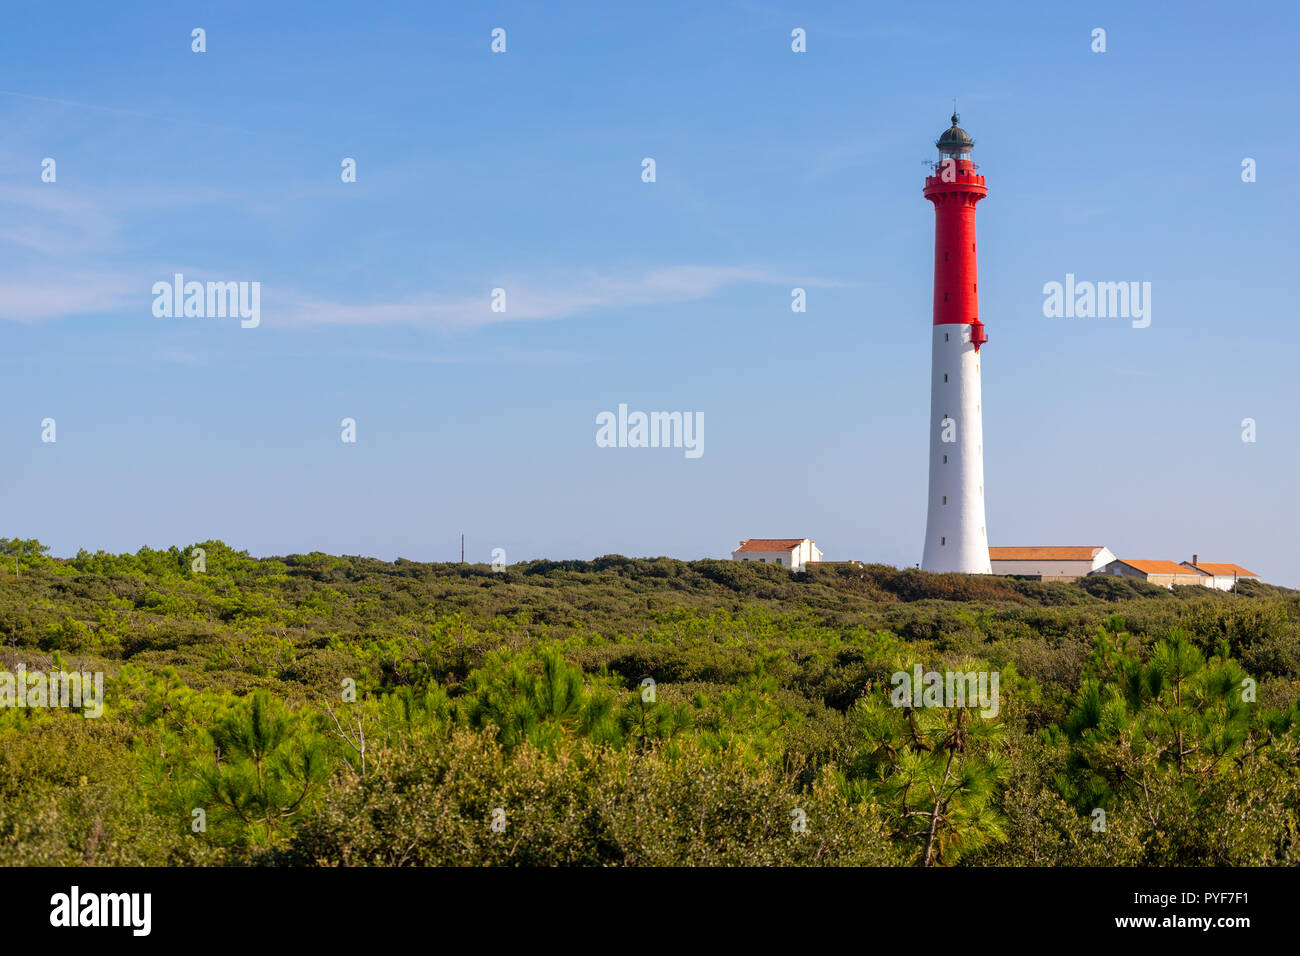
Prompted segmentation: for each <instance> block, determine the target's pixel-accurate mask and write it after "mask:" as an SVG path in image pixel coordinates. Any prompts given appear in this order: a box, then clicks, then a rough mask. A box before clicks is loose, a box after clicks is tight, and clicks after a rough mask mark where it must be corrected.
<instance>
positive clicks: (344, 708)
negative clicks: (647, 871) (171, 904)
mask: <svg viewBox="0 0 1300 956" xmlns="http://www.w3.org/2000/svg"><path fill="white" fill-rule="evenodd" d="M196 548H202V549H203V551H204V553H205V554H204V558H205V562H206V570H203V571H196V570H195V565H194V561H195V554H196V551H195V549H196ZM917 661H924V662H926V664H927V667H931V668H936V669H938V670H940V671H943V670H947V669H953V670H962V671H980V672H992V671H995V672H997V673H998V674H999V675H1000V676H1001V685H1000V698H1001V699H1000V706H999V709H998V712H997V714H996V715H991V714H990V715H983V716H982V715H981V714H980V712H979V710H978V709H975V708H970V707H940V708H935V707H923V706H917V707H907V706H897V705H896V702H893V701H891V699H890V684H891V675H893V674H895V673H896V672H898V671H900V670H906V669H908V668H910V667H911V665H912V664H913V663H914V662H917ZM19 663H22V664H25V665H26V666H27V667H28V668H30V669H33V670H48V669H51V668H65V669H76V670H91V671H102V672H104V673H105V674H106V675H107V680H106V688H107V700H106V703H105V711H104V716H103V717H101V718H98V719H85V718H83V717H82V716H81V715H80V714H77V713H68V712H66V711H61V710H50V709H45V710H31V709H17V708H0V864H32V863H45V864H53V865H66V864H88V865H148V864H155V865H157V864H161V865H172V864H214V863H215V864H220V863H231V864H237V863H300V864H302V863H306V864H314V863H328V864H334V863H346V864H362V863H365V864H392V865H404V864H454V865H480V864H502V865H536V864H546V865H550V864H584V865H588V864H589V865H605V864H627V865H681V864H712V865H732V864H737V865H740V864H887V865H905V864H928V865H952V864H956V865H1003V864H1016V863H1027V864H1032V865H1069V864H1078V863H1095V864H1103V865H1149V864H1170V865H1199V864H1207V863H1214V864H1225V865H1228V864H1249V865H1276V864H1289V863H1296V862H1297V861H1298V860H1300V843H1298V842H1297V836H1298V834H1297V830H1298V829H1300V823H1298V820H1300V816H1298V814H1300V811H1298V809H1297V808H1298V807H1300V730H1298V729H1297V728H1298V727H1300V705H1298V704H1297V699H1298V698H1300V595H1297V594H1296V592H1293V591H1288V590H1287V589H1284V588H1276V587H1271V586H1268V585H1262V584H1259V583H1256V582H1243V584H1242V585H1240V586H1239V587H1238V588H1237V590H1236V592H1235V593H1230V594H1224V593H1220V592H1213V591H1208V590H1205V589H1201V588H1182V589H1177V590H1175V591H1174V592H1172V593H1171V592H1169V591H1166V590H1164V589H1162V588H1154V587H1152V586H1150V585H1146V584H1145V583H1143V582H1139V581H1135V580H1132V579H1127V578H1118V577H1113V576H1112V577H1096V578H1085V579H1083V580H1081V581H1079V582H1075V583H1068V584H1063V583H1043V582H1037V581H1028V580H1016V579H1009V578H994V577H988V576H967V575H932V574H926V573H924V572H921V571H917V570H914V569H901V570H900V569H897V568H891V567H886V566H883V565H866V566H861V567H854V566H849V565H832V566H819V567H813V568H811V569H810V570H808V571H807V572H804V573H798V574H791V573H790V572H788V571H786V570H783V569H780V568H776V567H774V566H770V565H760V564H755V563H747V564H746V563H738V562H733V561H696V562H680V561H674V560H670V559H667V558H653V559H637V558H624V557H621V556H617V555H608V556H605V557H602V558H599V559H597V560H595V561H590V562H584V561H534V562H528V563H525V564H518V565H514V566H511V567H509V568H507V569H506V570H505V571H503V572H494V571H492V569H490V568H489V567H487V566H484V565H464V564H445V565H431V564H421V563H416V562H411V561H404V560H399V561H396V562H392V563H389V562H383V561H378V560H374V559H369V558H361V557H338V556H332V555H325V554H319V553H313V554H307V555H290V556H287V557H283V558H269V559H255V558H252V557H250V556H249V555H248V554H247V553H245V552H241V551H236V550H234V549H232V548H229V547H227V546H226V545H224V544H222V543H221V542H217V541H208V542H202V543H200V544H197V545H194V546H191V547H184V548H179V547H173V548H168V549H165V550H154V549H149V548H144V549H141V550H140V551H139V552H137V553H136V554H134V555H129V554H127V555H110V554H105V553H102V552H97V553H95V554H89V553H86V552H81V553H80V554H78V555H77V557H75V558H72V559H69V560H58V559H53V558H50V557H49V556H48V554H47V549H46V548H44V547H43V546H42V545H41V544H40V543H39V542H37V541H16V540H9V539H0V673H3V672H9V671H13V670H14V669H15V668H16V667H17V666H18V664H19ZM1255 682H1257V683H1255ZM497 810H500V811H501V818H500V819H501V821H503V822H501V824H500V825H499V826H496V827H494V826H493V821H494V819H496V811H497ZM1102 811H1104V813H1105V823H1106V825H1105V828H1104V829H1099V828H1098V827H1097V820H1098V819H1099V817H1097V815H1096V814H1097V813H1098V812H1102ZM199 821H202V825H200V823H199Z"/></svg>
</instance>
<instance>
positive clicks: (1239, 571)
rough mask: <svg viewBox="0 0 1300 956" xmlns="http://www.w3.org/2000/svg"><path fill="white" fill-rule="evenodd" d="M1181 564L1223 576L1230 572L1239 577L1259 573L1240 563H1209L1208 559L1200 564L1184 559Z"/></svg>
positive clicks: (1247, 576)
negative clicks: (1248, 569)
mask: <svg viewBox="0 0 1300 956" xmlns="http://www.w3.org/2000/svg"><path fill="white" fill-rule="evenodd" d="M1183 564H1185V565H1187V566H1188V567H1195V568H1197V569H1198V570H1201V571H1204V572H1205V573H1206V574H1219V575H1223V576H1225V577H1226V576H1228V575H1231V574H1235V575H1236V576H1237V577H1239V578H1257V577H1259V575H1258V574H1256V573H1255V572H1254V571H1247V570H1246V569H1245V568H1243V567H1242V566H1241V565H1240V564H1232V563H1226V564H1225V563H1211V562H1209V561H1202V562H1201V563H1200V564H1196V565H1193V564H1192V562H1190V561H1184V562H1183Z"/></svg>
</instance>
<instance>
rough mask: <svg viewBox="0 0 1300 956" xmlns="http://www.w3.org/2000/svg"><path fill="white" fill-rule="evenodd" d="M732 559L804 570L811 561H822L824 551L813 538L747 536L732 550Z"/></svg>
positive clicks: (792, 569)
mask: <svg viewBox="0 0 1300 956" xmlns="http://www.w3.org/2000/svg"><path fill="white" fill-rule="evenodd" d="M731 559H732V560H733V561H761V562H763V563H764V564H776V565H779V566H781V567H783V568H789V569H790V570H791V571H802V570H803V569H804V566H805V565H807V564H808V563H809V562H815V561H820V560H821V559H822V552H821V549H820V548H818V547H817V545H816V544H814V543H813V541H812V539H811V538H746V539H745V540H744V541H742V542H740V547H739V548H737V549H736V550H735V551H733V552H731Z"/></svg>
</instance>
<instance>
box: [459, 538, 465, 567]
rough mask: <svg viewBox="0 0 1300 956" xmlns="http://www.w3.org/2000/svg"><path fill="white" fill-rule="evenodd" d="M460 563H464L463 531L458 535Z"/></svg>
mask: <svg viewBox="0 0 1300 956" xmlns="http://www.w3.org/2000/svg"><path fill="white" fill-rule="evenodd" d="M460 563H461V564H464V563H465V533H464V532H463V531H462V532H461V535H460Z"/></svg>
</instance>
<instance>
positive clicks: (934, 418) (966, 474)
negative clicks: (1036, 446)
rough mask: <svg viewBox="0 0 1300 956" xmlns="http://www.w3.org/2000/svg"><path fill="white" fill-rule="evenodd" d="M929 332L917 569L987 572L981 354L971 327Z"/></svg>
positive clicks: (936, 328) (939, 327) (937, 328)
mask: <svg viewBox="0 0 1300 956" xmlns="http://www.w3.org/2000/svg"><path fill="white" fill-rule="evenodd" d="M933 329H934V350H933V352H932V354H933V356H934V359H933V364H932V366H931V368H930V500H929V511H928V513H927V517H926V521H925V552H924V556H923V557H922V558H921V567H922V568H923V569H924V570H926V571H964V572H966V573H968V574H991V573H992V571H993V568H992V567H991V566H990V564H989V540H988V534H987V532H986V530H985V527H984V425H983V422H982V420H981V415H980V356H979V353H978V352H977V351H975V346H974V345H972V344H971V341H970V333H971V328H970V326H969V325H936V326H933ZM945 419H950V420H951V421H950V422H945Z"/></svg>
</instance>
